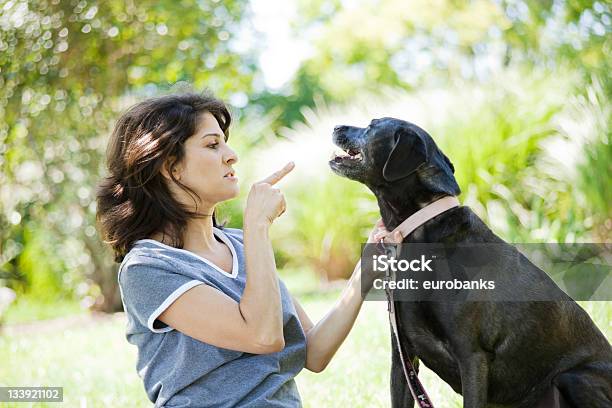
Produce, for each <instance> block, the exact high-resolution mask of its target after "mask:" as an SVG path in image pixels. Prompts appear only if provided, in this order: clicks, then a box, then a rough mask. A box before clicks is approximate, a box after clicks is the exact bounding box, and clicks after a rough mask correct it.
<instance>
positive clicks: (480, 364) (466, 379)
mask: <svg viewBox="0 0 612 408" xmlns="http://www.w3.org/2000/svg"><path fill="white" fill-rule="evenodd" d="M459 369H460V371H461V391H462V392H461V393H462V394H463V407H464V408H485V407H486V406H487V390H488V375H489V361H488V359H487V355H486V354H485V353H483V352H476V353H472V354H470V355H468V356H466V357H465V358H464V359H462V361H461V362H460V365H459Z"/></svg>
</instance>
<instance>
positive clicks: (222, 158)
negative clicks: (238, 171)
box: [171, 112, 239, 209]
mask: <svg viewBox="0 0 612 408" xmlns="http://www.w3.org/2000/svg"><path fill="white" fill-rule="evenodd" d="M198 122H199V123H198V129H197V130H196V132H195V134H194V135H193V136H191V137H190V138H189V139H187V140H186V141H185V143H184V148H185V156H184V157H183V160H182V162H181V163H177V164H176V165H175V169H176V171H175V177H177V178H179V181H180V182H181V183H182V184H184V185H186V186H187V187H189V188H191V189H192V190H193V191H195V192H196V193H197V194H198V196H199V197H200V198H201V199H202V204H203V205H204V206H210V207H212V206H214V205H215V204H217V203H219V202H222V201H225V200H228V199H231V198H234V197H236V196H237V195H238V193H239V187H238V178H237V177H236V175H235V171H234V169H233V167H232V165H233V164H235V163H236V162H237V161H238V156H237V155H236V153H235V152H234V151H233V150H232V149H231V148H230V147H229V146H228V145H227V144H226V143H225V135H224V134H223V131H222V130H221V127H220V126H219V123H218V122H217V120H216V119H215V117H214V116H213V115H212V114H211V113H210V112H203V113H201V114H200V116H199V121H198ZM171 184H172V183H171ZM172 191H173V193H175V194H176V195H177V196H178V197H179V199H180V201H181V202H183V203H184V204H186V205H188V206H189V207H190V208H192V209H194V208H193V199H191V198H190V196H189V195H188V194H187V192H185V191H184V190H182V189H181V188H180V187H178V186H175V185H173V186H172ZM199 208H200V206H199V205H198V209H199Z"/></svg>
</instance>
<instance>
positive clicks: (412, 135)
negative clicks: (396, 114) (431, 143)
mask: <svg viewBox="0 0 612 408" xmlns="http://www.w3.org/2000/svg"><path fill="white" fill-rule="evenodd" d="M394 137H395V144H394V145H393V149H392V150H391V153H390V154H389V157H388V158H387V162H386V163H385V165H384V167H383V178H384V179H385V180H386V181H389V182H393V181H396V180H399V179H402V178H404V177H406V176H408V175H410V174H412V173H413V172H414V171H416V169H417V168H418V167H419V166H421V165H422V164H423V163H425V162H427V149H426V148H425V141H424V140H423V138H422V137H421V136H420V135H419V134H418V133H417V132H415V131H414V130H412V129H410V128H406V127H402V128H400V129H398V130H397V131H396V132H395V135H394Z"/></svg>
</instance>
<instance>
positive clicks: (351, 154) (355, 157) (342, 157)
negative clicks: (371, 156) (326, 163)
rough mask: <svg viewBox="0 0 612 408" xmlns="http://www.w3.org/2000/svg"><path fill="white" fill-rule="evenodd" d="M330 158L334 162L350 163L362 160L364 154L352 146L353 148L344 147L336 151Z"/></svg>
mask: <svg viewBox="0 0 612 408" xmlns="http://www.w3.org/2000/svg"><path fill="white" fill-rule="evenodd" d="M330 159H331V162H334V163H338V164H340V163H342V164H348V163H351V162H352V163H356V162H360V161H362V160H363V155H362V154H361V150H359V149H355V148H351V149H346V150H344V149H343V150H336V151H334V152H333V153H332V156H331V158H330Z"/></svg>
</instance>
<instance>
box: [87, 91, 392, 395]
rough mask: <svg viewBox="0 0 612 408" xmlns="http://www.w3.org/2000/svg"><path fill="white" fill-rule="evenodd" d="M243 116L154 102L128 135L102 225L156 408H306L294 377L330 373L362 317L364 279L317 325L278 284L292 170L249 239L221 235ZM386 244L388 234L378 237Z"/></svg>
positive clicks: (116, 153) (368, 280)
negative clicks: (280, 221)
mask: <svg viewBox="0 0 612 408" xmlns="http://www.w3.org/2000/svg"><path fill="white" fill-rule="evenodd" d="M230 123H231V117H230V114H229V112H228V110H227V108H226V106H225V105H224V103H223V102H222V101H220V100H218V99H216V98H214V97H213V96H211V95H197V94H180V95H169V96H163V97H158V98H153V99H150V100H147V101H144V102H142V103H139V104H137V105H135V106H133V107H132V108H131V109H129V110H128V111H127V112H126V113H125V114H124V115H123V116H122V117H121V118H120V119H119V121H118V122H117V124H116V127H115V129H114V131H113V133H112V136H111V140H110V143H109V149H108V157H107V160H108V170H109V173H110V174H109V176H108V177H106V178H105V179H104V181H103V182H102V183H101V184H100V186H99V189H98V194H97V199H98V213H97V217H98V221H99V225H100V229H101V232H102V234H103V237H104V239H105V242H107V243H109V244H110V245H111V246H112V248H113V250H114V252H115V256H116V258H115V260H116V261H117V262H121V265H120V267H119V277H118V280H119V287H120V290H121V298H122V301H123V305H124V309H125V312H126V315H127V318H128V324H127V330H126V338H127V340H128V341H129V342H130V343H132V344H134V345H136V346H137V347H138V362H137V370H138V374H139V376H140V377H141V378H142V379H143V381H144V386H145V390H146V392H147V395H148V397H149V399H150V400H151V401H153V402H155V407H162V406H164V407H193V406H198V407H201V406H215V407H234V406H249V407H260V406H261V407H263V406H265V407H270V406H276V407H296V406H301V401H300V395H299V393H298V390H297V388H296V385H295V382H294V377H295V376H296V375H297V374H298V373H299V372H300V370H301V369H302V368H303V367H306V368H307V369H309V370H311V371H314V372H320V371H322V370H323V369H324V368H325V367H326V366H327V364H328V363H329V361H330V359H331V358H332V356H333V355H334V353H335V352H336V350H337V349H338V347H339V346H340V344H341V343H342V342H343V341H344V339H345V338H346V336H347V334H348V332H349V330H350V329H351V327H352V325H353V323H354V321H355V318H356V317H357V313H358V312H359V309H360V308H361V304H362V302H363V299H362V297H361V285H362V283H361V282H362V280H363V281H364V287H366V288H370V287H371V284H372V280H373V278H372V277H369V276H363V277H362V275H361V269H360V268H359V266H356V268H355V270H354V272H353V275H352V277H351V279H350V280H349V282H348V286H347V288H346V289H345V290H344V291H343V293H342V295H341V297H340V300H339V301H338V302H337V303H336V305H335V306H334V307H333V308H332V309H331V310H330V311H329V312H328V313H327V315H326V316H325V317H324V318H323V319H322V320H321V321H319V322H318V323H317V324H316V325H315V324H313V323H312V322H311V320H310V319H309V318H308V316H307V314H306V313H305V312H304V310H303V309H302V307H301V306H300V304H299V303H298V302H297V300H296V299H295V298H293V297H292V296H291V295H290V294H289V292H288V291H287V288H286V287H285V285H284V283H283V282H282V281H281V280H279V279H278V276H277V272H276V266H275V263H274V256H273V251H272V247H271V244H270V239H269V235H268V232H269V229H270V226H271V225H272V223H273V222H274V220H275V219H276V218H278V217H279V216H280V215H281V214H282V213H283V212H284V211H285V200H284V198H283V195H282V193H281V192H280V191H279V190H278V188H276V187H274V185H275V184H276V183H277V182H278V181H280V180H281V179H282V178H283V177H285V176H286V175H287V174H288V173H289V172H290V171H291V170H292V169H293V163H289V164H287V165H286V166H285V167H284V168H283V169H282V170H280V171H278V172H276V173H274V174H272V175H271V176H269V177H267V178H266V179H264V180H262V181H260V182H258V183H255V184H253V186H252V187H251V190H250V192H249V195H248V198H247V203H246V206H245V210H244V221H243V230H239V229H234V228H224V227H223V226H221V225H219V224H217V221H216V218H215V206H216V205H217V204H218V203H220V202H223V201H225V200H229V199H231V198H234V197H236V196H237V195H238V191H239V190H238V182H237V175H236V172H235V169H234V167H233V166H234V165H235V164H236V163H237V161H238V157H237V156H236V154H235V152H234V151H233V150H232V149H231V148H230V147H229V145H228V144H227V139H228V136H229V127H230ZM377 233H381V234H385V230H384V227H383V226H382V224H381V223H377V225H376V226H375V228H374V229H373V231H372V233H371V234H370V238H369V242H373V239H374V237H375V234H377Z"/></svg>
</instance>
